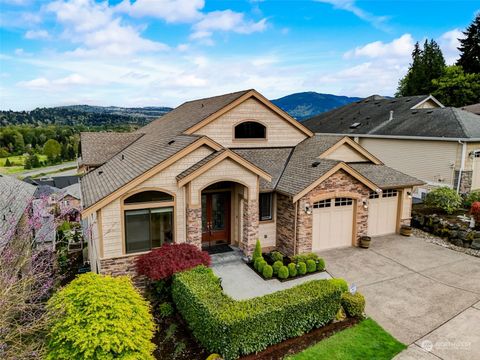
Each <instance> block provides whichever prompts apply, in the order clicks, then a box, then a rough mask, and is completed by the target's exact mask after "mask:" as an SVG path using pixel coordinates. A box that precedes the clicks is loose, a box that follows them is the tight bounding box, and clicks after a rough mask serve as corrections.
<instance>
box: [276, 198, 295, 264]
mask: <svg viewBox="0 0 480 360" xmlns="http://www.w3.org/2000/svg"><path fill="white" fill-rule="evenodd" d="M294 228H295V204H294V203H293V198H292V197H291V196H286V195H283V194H277V249H278V250H279V251H281V252H282V253H284V254H288V255H293V252H294V243H293V242H294V238H295V232H294Z"/></svg>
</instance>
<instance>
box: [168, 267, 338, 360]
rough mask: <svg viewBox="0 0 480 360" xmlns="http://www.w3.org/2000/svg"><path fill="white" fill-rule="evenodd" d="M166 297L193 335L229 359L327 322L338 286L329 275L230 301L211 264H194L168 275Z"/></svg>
mask: <svg viewBox="0 0 480 360" xmlns="http://www.w3.org/2000/svg"><path fill="white" fill-rule="evenodd" d="M172 296H173V300H174V302H175V304H176V307H177V309H178V311H179V312H180V314H181V315H182V316H183V318H184V319H185V320H186V321H187V323H188V325H189V327H190V328H191V330H192V332H193V335H194V336H195V337H196V338H197V340H198V341H199V342H200V343H201V344H202V345H203V346H204V347H205V348H206V349H207V350H208V351H209V352H215V353H219V354H221V355H222V356H223V357H224V358H225V359H226V360H230V359H236V358H238V357H239V356H242V355H247V354H251V353H254V352H258V351H261V350H263V349H265V348H266V347H268V346H269V345H273V344H277V343H279V342H281V341H283V340H285V339H288V338H292V337H296V336H300V335H302V334H303V333H305V332H308V331H310V330H312V329H314V328H318V327H321V326H324V325H325V324H327V323H329V322H330V321H332V320H333V319H335V315H336V313H337V311H338V309H339V308H340V299H341V291H340V289H339V288H338V287H337V286H335V285H334V284H331V283H330V281H329V280H313V281H309V282H305V283H303V284H301V285H298V286H295V287H293V288H290V289H287V290H282V291H279V292H276V293H273V294H268V295H265V296H262V297H257V298H253V299H249V300H243V301H236V300H234V299H232V298H230V297H229V296H227V295H226V294H224V293H223V291H222V288H221V286H220V280H219V278H217V277H216V276H215V275H214V273H213V271H212V270H211V269H209V268H206V267H204V266H198V267H196V268H195V269H192V270H189V271H185V272H182V273H179V274H176V275H175V276H174V279H173V287H172Z"/></svg>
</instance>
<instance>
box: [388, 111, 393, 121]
mask: <svg viewBox="0 0 480 360" xmlns="http://www.w3.org/2000/svg"><path fill="white" fill-rule="evenodd" d="M392 120H393V110H390V117H389V118H388V121H392Z"/></svg>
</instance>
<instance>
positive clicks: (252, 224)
mask: <svg viewBox="0 0 480 360" xmlns="http://www.w3.org/2000/svg"><path fill="white" fill-rule="evenodd" d="M242 215H243V224H242V226H243V229H242V239H241V241H240V244H239V245H240V249H242V250H243V252H244V253H245V254H246V255H251V254H252V253H253V250H254V249H255V243H256V241H257V238H258V200H247V199H246V200H244V202H243V214H242Z"/></svg>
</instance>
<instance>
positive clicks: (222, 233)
mask: <svg viewBox="0 0 480 360" xmlns="http://www.w3.org/2000/svg"><path fill="white" fill-rule="evenodd" d="M216 243H227V244H228V243H230V192H217V193H206V194H202V244H203V245H204V246H210V245H215V244H216Z"/></svg>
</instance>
